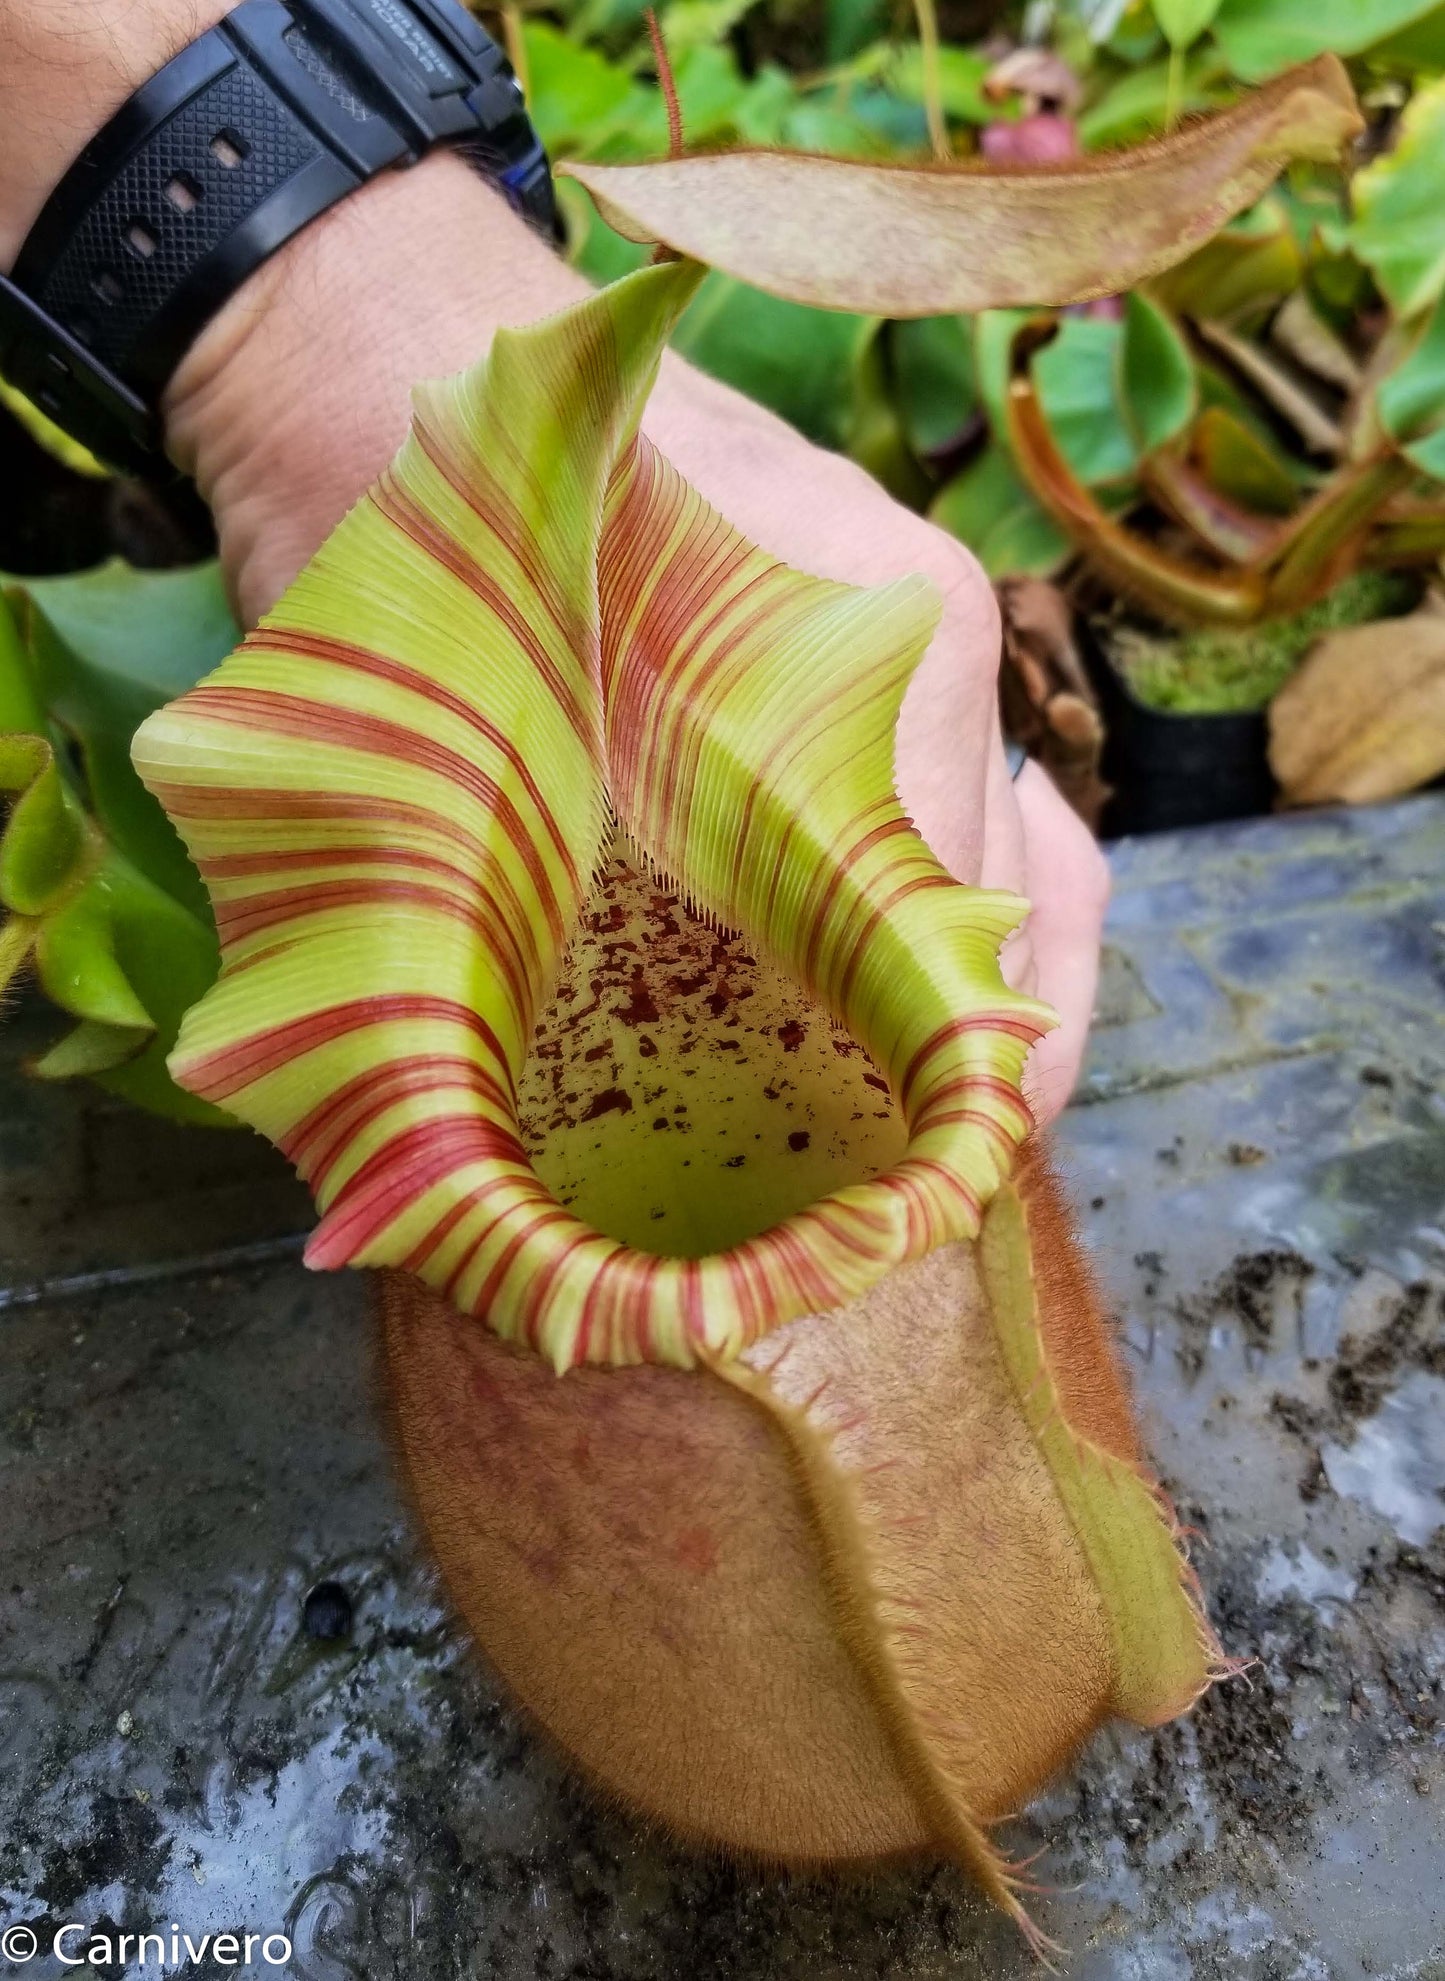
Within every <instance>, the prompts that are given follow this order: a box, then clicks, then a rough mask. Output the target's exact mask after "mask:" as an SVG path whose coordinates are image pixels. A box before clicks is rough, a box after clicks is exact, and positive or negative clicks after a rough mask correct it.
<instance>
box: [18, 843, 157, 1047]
mask: <svg viewBox="0 0 1445 1981" xmlns="http://www.w3.org/2000/svg"><path fill="white" fill-rule="evenodd" d="M35 954H36V967H37V969H38V971H39V973H40V983H41V987H42V989H43V990H44V992H45V994H46V996H47V997H48V998H49V999H50V1000H51V1002H52V1003H53V1004H58V1005H60V1006H61V1008H62V1009H63V1010H65V1011H70V1012H73V1013H74V1014H75V1016H76V1017H77V1018H88V1019H93V1020H94V1021H95V1022H96V1023H97V1024H101V1025H112V1026H116V1025H119V1026H127V1027H131V1028H133V1029H136V1030H139V1031H141V1032H147V1033H148V1032H150V1031H151V1030H152V1029H153V1025H152V1021H151V1016H150V1013H149V1012H148V1011H147V1010H146V1008H145V1006H144V1005H143V1004H142V1003H141V1001H140V999H139V998H138V997H137V996H136V994H135V992H134V990H133V989H132V988H131V986H130V984H129V982H128V981H127V979H126V975H125V972H124V971H123V970H122V969H121V967H120V964H119V962H118V961H117V959H116V953H115V925H114V915H113V910H112V901H111V891H110V887H109V885H108V882H107V880H106V878H105V877H104V876H102V875H98V876H97V877H96V879H95V881H94V882H93V883H92V884H91V885H89V886H87V887H84V888H81V889H79V890H78V891H77V892H76V893H75V894H74V895H73V896H72V897H71V898H70V900H68V901H66V902H64V903H63V904H62V905H61V906H60V907H58V908H56V909H55V910H54V912H53V913H51V914H49V915H47V916H46V917H45V920H44V922H43V923H42V925H41V929H40V934H39V937H38V939H37V942H36V952H35Z"/></svg>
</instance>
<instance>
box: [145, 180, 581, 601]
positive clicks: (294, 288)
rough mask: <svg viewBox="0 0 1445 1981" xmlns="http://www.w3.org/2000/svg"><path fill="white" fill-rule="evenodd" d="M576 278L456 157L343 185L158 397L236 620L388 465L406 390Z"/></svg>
mask: <svg viewBox="0 0 1445 1981" xmlns="http://www.w3.org/2000/svg"><path fill="white" fill-rule="evenodd" d="M582 293H585V285H584V284H583V282H582V280H581V278H580V277H579V276H577V275H575V274H574V273H573V272H572V271H571V270H570V269H568V268H567V267H566V266H565V264H564V263H563V262H561V261H560V260H559V259H558V258H557V256H556V255H555V254H554V253H553V252H552V250H551V249H550V248H549V247H548V246H547V244H546V243H545V242H544V241H542V240H541V239H540V238H539V237H538V236H537V235H536V234H535V233H534V232H533V231H532V229H531V228H530V227H528V226H527V225H526V223H525V222H524V221H522V220H521V219H519V218H518V217H517V215H516V214H515V213H513V211H512V210H511V208H510V207H509V206H508V204H507V202H506V200H505V198H504V197H503V196H502V194H500V193H499V192H497V191H495V190H494V189H493V188H492V187H490V186H488V185H487V184H486V183H485V182H484V181H483V180H482V179H481V178H480V177H479V176H478V175H477V174H476V173H475V172H474V171H473V170H472V169H471V168H470V167H469V166H468V165H467V164H466V163H465V162H464V161H463V160H461V159H459V158H457V157H455V156H453V155H451V154H449V153H446V152H439V153H436V154H434V155H433V156H431V157H430V158H427V159H425V160H424V161H423V162H422V163H421V164H419V165H417V166H414V167H412V168H410V169H408V170H404V171H399V172H389V173H384V174H382V175H381V176H380V177H379V178H377V179H375V180H373V181H372V182H371V183H370V184H369V185H367V186H364V187H362V188H361V189H360V190H359V191H357V192H355V193H352V194H349V195H348V196H347V197H346V198H345V199H343V200H342V201H340V202H339V203H338V204H337V205H336V206H335V207H333V208H331V209H330V211H328V212H327V213H326V214H324V215H322V216H321V218H320V219H319V220H317V221H315V222H313V223H312V225H311V226H309V227H307V228H306V229H304V230H303V231H302V232H301V233H300V234H298V235H297V236H296V237H295V238H294V239H293V240H291V241H290V242H288V243H287V245H286V246H285V247H284V248H282V249H281V251H280V252H279V253H278V254H276V255H273V256H272V257H271V259H270V260H269V261H268V262H266V263H265V264H264V266H263V267H261V268H260V269H258V270H257V271H256V273H255V274H254V275H253V276H252V277H251V279H250V280H249V281H248V282H247V283H246V284H245V285H244V287H243V288H241V289H240V290H239V291H238V292H237V293H236V295H235V296H233V297H232V298H231V299H230V301H229V302H228V303H227V304H226V306H225V307H224V309H222V310H221V311H220V313H219V314H218V315H217V316H216V317H215V318H213V319H212V321H211V322H210V323H209V324H208V325H207V326H206V328H205V330H204V331H203V332H202V333H201V335H200V336H199V337H198V338H197V340H196V342H195V343H194V345H193V346H192V347H191V349H190V351H188V352H187V354H186V356H185V358H184V359H183V360H182V362H181V364H180V366H179V368H178V370H177V372H176V375H175V377H174V379H173V380H172V382H171V385H170V388H169V389H168V391H167V393H166V396H165V400H164V403H163V412H164V414H165V421H166V436H167V445H168V449H169V451H170V453H171V455H172V457H173V458H174V459H175V461H176V462H177V464H178V465H179V466H180V467H181V468H182V469H183V470H184V471H185V472H186V473H188V474H191V475H192V476H193V477H194V478H195V481H196V483H197V485H198V487H199V488H200V490H201V493H202V494H203V495H204V496H205V498H206V499H207V501H208V502H209V503H210V504H211V506H212V508H213V509H214V511H215V514H216V521H217V527H218V530H219V532H220V537H221V549H222V555H223V558H224V561H225V564H226V569H227V572H228V574H229V576H230V579H231V582H232V586H233V588H234V591H235V593H236V597H237V601H238V604H239V606H240V609H241V611H242V612H243V614H244V615H245V616H246V617H247V618H248V619H251V618H254V617H255V616H256V615H257V614H258V613H259V612H261V611H263V610H265V609H266V608H267V607H268V606H269V605H270V604H271V603H272V602H273V601H274V599H275V597H276V596H277V595H278V594H279V592H280V591H281V590H282V589H283V588H284V587H285V585H286V584H287V583H288V582H289V581H290V579H291V577H292V576H294V574H295V572H296V571H297V570H299V569H300V567H301V565H302V564H303V563H304V562H305V561H306V559H307V558H308V557H309V556H310V555H311V553H312V552H313V551H314V550H315V548H316V547H317V545H318V544H319V543H320V542H321V540H322V538H323V537H324V536H325V535H326V533H327V532H328V531H329V530H330V529H331V527H332V526H333V525H334V524H335V523H336V522H337V521H339V520H340V518H341V516H342V515H344V514H345V512H346V510H347V509H348V508H349V507H350V506H351V504H352V503H353V502H354V501H355V500H356V499H357V497H358V496H359V495H360V494H361V493H362V491H363V490H364V489H365V488H366V487H367V486H368V484H369V483H370V482H371V481H372V480H374V478H375V477H376V475H377V474H378V473H379V472H380V470H381V469H382V468H383V467H384V466H385V465H386V463H387V461H388V460H390V458H391V456H392V455H393V454H394V453H395V451H396V449H397V447H398V446H399V445H400V443H401V441H402V439H403V438H404V437H405V433H406V427H407V421H408V418H409V412H410V398H411V389H412V386H413V385H414V384H415V383H416V381H417V380H418V379H422V378H429V377H437V376H441V375H444V374H446V373H449V372H454V371H458V370H460V369H462V368H463V367H464V366H466V365H469V364H472V363H474V362H475V361H476V360H477V358H479V357H480V356H481V355H482V354H483V352H484V351H485V349H486V347H487V345H488V343H489V342H490V340H491V337H492V334H493V332H494V331H495V330H496V329H498V328H499V327H500V326H501V325H503V324H516V323H526V322H530V321H532V320H534V319H535V318H537V317H539V316H545V315H547V314H549V313H550V312H551V311H553V310H555V309H560V308H562V307H563V306H564V305H565V304H567V303H569V302H571V301H573V300H574V299H575V298H576V297H577V296H578V295H580V294H582Z"/></svg>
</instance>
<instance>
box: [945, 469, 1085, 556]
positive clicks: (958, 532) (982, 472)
mask: <svg viewBox="0 0 1445 1981" xmlns="http://www.w3.org/2000/svg"><path fill="white" fill-rule="evenodd" d="M928 515H929V520H930V521H931V522H934V523H937V524H938V526H939V528H940V529H944V530H947V531H948V533H949V534H950V536H956V537H957V538H958V539H959V541H960V542H961V543H966V544H967V545H968V547H969V549H970V550H971V551H972V552H973V554H974V556H975V557H976V558H977V559H978V561H979V563H980V564H981V565H982V566H983V568H984V570H985V571H986V572H987V573H988V575H989V576H990V577H991V578H1007V577H1010V576H1012V575H1013V574H1015V573H1016V572H1027V573H1030V574H1033V575H1037V576H1040V577H1046V576H1047V575H1048V574H1049V572H1051V571H1055V570H1057V569H1058V567H1059V565H1060V564H1062V563H1063V562H1064V561H1065V559H1066V558H1067V557H1068V556H1069V554H1070V549H1069V540H1068V538H1067V537H1066V536H1065V535H1064V533H1063V531H1062V530H1060V529H1059V528H1058V527H1057V525H1056V524H1055V523H1054V522H1052V521H1051V519H1050V518H1049V517H1048V516H1047V515H1046V514H1045V512H1044V510H1043V509H1042V508H1041V507H1040V505H1039V503H1038V502H1037V501H1036V500H1035V499H1034V497H1033V495H1032V494H1030V492H1029V490H1028V489H1027V488H1026V487H1025V486H1024V484H1023V482H1022V481H1021V480H1020V478H1019V475H1018V471H1017V469H1016V468H1015V467H1014V465H1013V462H1012V460H1011V459H1010V458H1009V454H1008V450H1007V448H1005V447H1004V446H1003V445H1001V443H999V442H998V441H991V442H990V443H989V445H988V446H987V447H985V448H984V450H983V452H982V453H981V454H980V455H979V456H978V458H977V459H976V460H974V461H970V463H969V464H968V466H967V467H966V468H964V469H963V470H962V472H961V473H959V474H957V475H955V476H954V478H953V480H952V481H951V482H949V483H948V485H947V486H946V487H945V488H943V489H942V490H940V492H939V494H938V495H937V496H935V497H934V500H933V504H932V507H931V508H930V509H929V511H928Z"/></svg>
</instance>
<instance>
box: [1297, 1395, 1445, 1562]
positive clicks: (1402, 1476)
mask: <svg viewBox="0 0 1445 1981" xmlns="http://www.w3.org/2000/svg"><path fill="white" fill-rule="evenodd" d="M1320 1457H1321V1459H1322V1460H1323V1462H1324V1468H1325V1476H1326V1477H1327V1478H1328V1480H1329V1482H1330V1484H1331V1486H1332V1487H1333V1488H1334V1490H1335V1491H1336V1492H1337V1493H1341V1494H1344V1495H1345V1496H1346V1497H1347V1498H1349V1499H1358V1500H1364V1501H1365V1502H1366V1504H1367V1505H1369V1506H1372V1507H1373V1508H1374V1509H1375V1511H1376V1513H1378V1514H1380V1515H1381V1516H1382V1517H1383V1518H1384V1519H1385V1520H1388V1521H1389V1523H1390V1525H1391V1526H1392V1527H1393V1528H1394V1530H1395V1532H1396V1533H1397V1534H1398V1535H1399V1536H1400V1539H1401V1540H1402V1541H1407V1542H1409V1544H1410V1545H1411V1546H1412V1547H1416V1548H1422V1547H1424V1546H1425V1545H1426V1543H1427V1542H1428V1541H1429V1539H1430V1537H1431V1535H1432V1534H1433V1533H1434V1532H1435V1529H1436V1528H1437V1527H1439V1526H1441V1525H1442V1524H1445V1380H1442V1379H1441V1378H1440V1377H1439V1376H1430V1375H1426V1374H1424V1373H1423V1372H1422V1371H1420V1370H1415V1371H1413V1372H1412V1373H1411V1374H1410V1375H1409V1376H1407V1377H1406V1378H1405V1380H1404V1382H1403V1383H1401V1385H1400V1387H1399V1388H1398V1389H1397V1390H1395V1391H1393V1392H1392V1393H1391V1394H1390V1395H1389V1396H1387V1397H1386V1398H1385V1400H1384V1402H1383V1403H1382V1404H1381V1405H1380V1408H1379V1409H1378V1410H1377V1411H1376V1413H1375V1415H1374V1416H1373V1417H1368V1418H1366V1419H1365V1421H1364V1422H1363V1423H1362V1424H1361V1425H1360V1427H1359V1430H1358V1431H1357V1432H1356V1434H1355V1440H1354V1443H1353V1444H1349V1445H1338V1444H1327V1445H1325V1446H1323V1447H1322V1449H1321V1452H1320Z"/></svg>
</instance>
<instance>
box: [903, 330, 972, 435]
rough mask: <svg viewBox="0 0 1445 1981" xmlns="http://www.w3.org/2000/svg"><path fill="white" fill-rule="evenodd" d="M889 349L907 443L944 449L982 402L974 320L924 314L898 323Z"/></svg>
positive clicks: (962, 431)
mask: <svg viewBox="0 0 1445 1981" xmlns="http://www.w3.org/2000/svg"><path fill="white" fill-rule="evenodd" d="M889 352H890V355H891V357H892V361H893V381H894V391H895V393H896V395H897V400H898V411H899V416H900V418H901V419H902V422H903V430H904V433H905V434H906V435H907V437H908V443H909V445H910V446H911V447H912V448H913V449H914V451H915V452H916V453H918V454H922V455H924V456H927V455H930V454H943V453H946V452H947V451H948V449H949V448H950V447H952V446H953V445H954V444H955V443H956V442H957V441H958V440H959V439H960V438H961V436H962V435H963V433H964V432H965V431H966V429H967V427H968V423H969V421H970V419H972V417H973V415H974V413H975V412H976V410H977V407H978V389H977V386H976V384H975V381H974V367H973V326H972V321H971V319H969V318H968V317H962V316H920V317H914V318H912V319H911V320H908V321H905V322H902V323H895V324H893V325H891V326H890V328H889Z"/></svg>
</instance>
